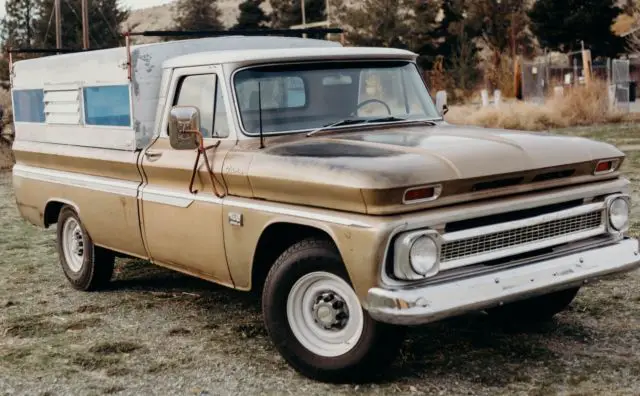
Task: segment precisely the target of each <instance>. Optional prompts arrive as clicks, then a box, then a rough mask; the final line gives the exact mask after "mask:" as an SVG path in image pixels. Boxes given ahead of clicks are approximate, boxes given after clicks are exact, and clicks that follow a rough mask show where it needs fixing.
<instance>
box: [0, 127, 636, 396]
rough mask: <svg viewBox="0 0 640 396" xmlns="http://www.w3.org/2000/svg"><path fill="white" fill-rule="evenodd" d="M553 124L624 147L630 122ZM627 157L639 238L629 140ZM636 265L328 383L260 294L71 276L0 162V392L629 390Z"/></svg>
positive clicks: (432, 335) (431, 330)
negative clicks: (300, 370)
mask: <svg viewBox="0 0 640 396" xmlns="http://www.w3.org/2000/svg"><path fill="white" fill-rule="evenodd" d="M561 132H562V133H568V134H573V135H581V136H590V137H595V138H599V139H603V140H606V141H609V142H612V143H615V144H617V145H625V146H629V147H631V148H633V147H634V145H637V144H639V143H640V126H639V125H627V126H624V125H623V126H616V127H597V128H595V127H593V128H580V129H573V130H564V131H561ZM627 154H628V160H627V162H626V164H625V172H626V175H627V177H629V178H630V179H631V180H632V183H633V190H634V192H633V194H634V196H635V202H636V203H635V206H634V209H633V211H634V214H633V216H634V217H633V221H634V224H633V228H632V233H633V234H634V235H635V236H640V205H639V203H640V151H632V150H630V151H629V152H628V153H627ZM639 312H640V272H635V273H632V274H628V275H625V276H620V277H617V278H614V279H609V280H606V281H603V282H601V283H598V284H596V285H592V286H589V287H586V288H584V289H583V290H582V291H581V292H580V294H579V296H578V298H577V299H576V301H575V302H574V303H573V304H572V306H571V307H570V309H569V310H568V311H566V312H564V313H562V314H560V315H559V316H558V317H557V318H556V319H555V320H554V321H553V322H551V323H547V324H542V325H537V326H533V327H528V328H519V329H505V328H502V327H499V326H498V325H496V324H494V323H492V322H490V321H489V320H488V319H487V317H486V316H484V315H481V314H477V315H470V316H465V317H462V318H457V319H453V320H448V321H445V322H442V323H437V324H433V325H429V326H422V327H417V328H413V329H412V330H411V331H410V334H409V337H408V339H407V341H406V343H405V345H404V347H403V350H402V354H401V357H400V358H399V359H398V361H397V363H396V364H395V365H394V366H393V367H392V369H391V371H390V372H389V374H388V375H387V376H386V377H385V378H381V379H380V381H378V382H377V383H374V384H368V385H359V386H356V385H342V386H332V385H326V384H321V383H316V382H313V381H310V380H307V379H305V378H303V377H301V376H299V375H298V374H296V373H295V372H294V371H293V370H292V369H290V368H289V367H288V365H287V364H286V363H285V362H284V361H283V360H282V359H281V358H280V357H279V356H278V354H277V352H276V351H275V349H274V348H273V347H272V345H271V343H270V341H269V339H268V338H267V336H266V332H265V329H264V327H263V324H262V321H261V317H260V312H259V303H258V302H257V301H255V300H252V299H251V298H249V297H247V296H245V295H244V294H242V293H239V292H235V291H231V290H227V289H224V288H222V287H218V286H215V285H212V284H208V283H206V282H202V281H199V280H196V279H193V278H189V277H186V276H183V275H180V274H177V273H173V272H170V271H167V270H163V269H159V268H156V267H154V266H152V265H150V264H148V263H145V262H141V261H130V260H128V261H127V260H122V261H119V262H118V267H117V273H116V277H115V281H114V282H113V285H112V288H111V289H110V290H107V291H103V292H99V293H82V292H77V291H74V290H73V289H71V287H70V286H68V284H67V282H66V280H65V279H64V276H63V274H62V271H61V270H60V268H59V264H58V259H57V256H56V253H55V245H54V230H46V231H43V230H40V229H37V228H35V227H32V226H30V225H28V224H26V223H25V222H23V221H22V220H21V219H20V218H19V217H18V213H17V211H16V207H15V204H14V199H13V195H12V191H11V177H10V173H6V172H5V173H0V394H6V395H14V394H15V395H71V394H73V395H92V394H95V395H99V394H119V395H125V394H126V395H143V394H144V395H152V394H158V395H174V394H175V395H225V394H228V395H232V394H233V395H235V394H243V395H244V394H304V395H325V394H372V395H383V394H384V395H387V394H407V395H420V394H423V395H449V394H453V395H518V394H521V395H525V394H526V395H550V394H563V395H605V394H606V395H638V394H640V314H639Z"/></svg>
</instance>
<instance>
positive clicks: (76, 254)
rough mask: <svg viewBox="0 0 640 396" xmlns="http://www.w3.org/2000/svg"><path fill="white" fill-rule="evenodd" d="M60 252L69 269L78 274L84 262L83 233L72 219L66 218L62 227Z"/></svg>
mask: <svg viewBox="0 0 640 396" xmlns="http://www.w3.org/2000/svg"><path fill="white" fill-rule="evenodd" d="M62 251H63V253H64V259H65V261H66V263H67V266H68V267H69V269H70V270H71V271H72V272H75V273H78V272H80V270H81V269H82V263H83V262H84V233H83V232H82V228H81V227H80V224H79V223H78V221H77V220H76V219H74V218H73V217H70V218H68V219H67V220H66V221H65V222H64V225H63V226H62Z"/></svg>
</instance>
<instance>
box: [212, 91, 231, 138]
mask: <svg viewBox="0 0 640 396" xmlns="http://www.w3.org/2000/svg"><path fill="white" fill-rule="evenodd" d="M224 98H225V94H224V91H223V90H222V85H221V84H220V79H217V84H216V110H215V118H214V120H213V122H214V125H213V136H214V137H218V138H225V137H228V136H229V117H228V115H227V106H225V103H224Z"/></svg>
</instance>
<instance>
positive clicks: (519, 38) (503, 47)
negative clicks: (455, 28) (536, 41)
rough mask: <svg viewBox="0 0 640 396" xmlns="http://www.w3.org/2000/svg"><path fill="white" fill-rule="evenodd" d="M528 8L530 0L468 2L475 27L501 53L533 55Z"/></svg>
mask: <svg viewBox="0 0 640 396" xmlns="http://www.w3.org/2000/svg"><path fill="white" fill-rule="evenodd" d="M527 11H528V5H527V2H525V1H522V0H472V1H469V5H468V12H469V21H470V23H471V24H472V25H471V26H472V27H473V29H477V31H478V34H479V36H478V37H479V39H480V40H481V41H482V42H483V43H484V44H485V45H486V46H487V47H488V48H489V49H490V50H491V51H492V52H493V53H494V54H498V56H502V55H509V56H511V57H515V56H516V55H530V54H532V52H533V50H534V45H533V37H532V36H531V34H530V32H529V18H528V15H527Z"/></svg>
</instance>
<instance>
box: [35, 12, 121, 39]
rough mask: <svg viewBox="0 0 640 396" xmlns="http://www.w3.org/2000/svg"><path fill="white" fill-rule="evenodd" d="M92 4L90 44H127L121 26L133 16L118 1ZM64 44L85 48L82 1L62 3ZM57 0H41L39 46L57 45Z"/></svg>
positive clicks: (37, 37)
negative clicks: (55, 8)
mask: <svg viewBox="0 0 640 396" xmlns="http://www.w3.org/2000/svg"><path fill="white" fill-rule="evenodd" d="M89 3H90V6H89V43H90V46H91V47H92V48H110V47H117V46H120V45H123V44H124V38H123V37H122V32H121V29H120V26H121V24H122V23H123V22H124V21H125V20H126V19H127V17H128V16H129V11H128V10H125V9H122V8H121V7H120V6H119V4H118V0H91V1H90V2H89ZM60 10H61V23H62V30H61V36H62V47H63V48H82V4H81V1H80V0H69V1H63V2H62V3H61V7H60ZM53 13H54V0H41V1H40V5H39V10H38V13H37V17H36V18H35V19H34V31H35V38H34V39H35V40H37V42H38V47H45V48H56V32H55V25H54V24H53V21H54V15H53Z"/></svg>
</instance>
